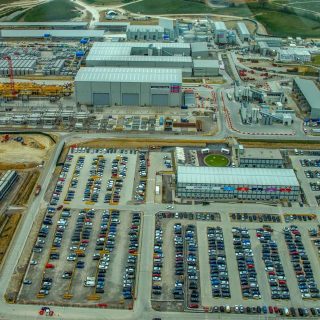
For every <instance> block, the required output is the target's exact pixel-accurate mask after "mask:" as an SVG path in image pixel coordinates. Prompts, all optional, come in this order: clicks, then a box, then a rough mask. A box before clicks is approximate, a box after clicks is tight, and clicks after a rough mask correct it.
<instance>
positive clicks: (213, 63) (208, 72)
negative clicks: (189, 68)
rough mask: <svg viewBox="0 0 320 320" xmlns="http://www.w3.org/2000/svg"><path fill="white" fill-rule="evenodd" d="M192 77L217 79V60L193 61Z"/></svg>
mask: <svg viewBox="0 0 320 320" xmlns="http://www.w3.org/2000/svg"><path fill="white" fill-rule="evenodd" d="M193 75H194V76H195V77H217V76H218V75H219V60H198V59H195V60H193Z"/></svg>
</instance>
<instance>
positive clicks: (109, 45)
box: [87, 42, 191, 63]
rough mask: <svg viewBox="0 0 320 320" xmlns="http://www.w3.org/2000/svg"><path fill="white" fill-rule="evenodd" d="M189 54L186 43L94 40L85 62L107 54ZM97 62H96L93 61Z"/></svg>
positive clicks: (107, 55)
mask: <svg viewBox="0 0 320 320" xmlns="http://www.w3.org/2000/svg"><path fill="white" fill-rule="evenodd" d="M144 55H148V56H174V55H179V56H190V55H191V49H190V44H188V43H165V42H156V43H153V42H149V43H148V42H122V43H120V42H95V43H94V44H93V46H92V48H91V50H90V52H89V54H88V57H87V63H90V61H91V60H94V61H99V60H104V58H105V57H109V56H144ZM95 63H97V62H95Z"/></svg>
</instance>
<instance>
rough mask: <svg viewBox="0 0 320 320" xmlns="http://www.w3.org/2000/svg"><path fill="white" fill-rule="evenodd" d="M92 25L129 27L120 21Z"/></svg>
mask: <svg viewBox="0 0 320 320" xmlns="http://www.w3.org/2000/svg"><path fill="white" fill-rule="evenodd" d="M94 25H95V26H97V27H109V26H111V27H112V26H129V25H130V22H125V21H121V22H95V24H94Z"/></svg>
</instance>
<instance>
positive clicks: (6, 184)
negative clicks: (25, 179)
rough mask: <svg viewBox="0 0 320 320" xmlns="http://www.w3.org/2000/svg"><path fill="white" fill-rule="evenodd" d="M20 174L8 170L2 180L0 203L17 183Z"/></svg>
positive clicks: (0, 180) (0, 184)
mask: <svg viewBox="0 0 320 320" xmlns="http://www.w3.org/2000/svg"><path fill="white" fill-rule="evenodd" d="M17 179H18V174H17V172H16V171H14V170H8V171H7V172H6V173H5V174H3V175H2V176H1V178H0V201H1V200H2V199H3V198H4V197H5V195H6V193H7V192H8V191H9V189H10V188H11V187H12V185H13V184H14V183H15V182H16V181H17Z"/></svg>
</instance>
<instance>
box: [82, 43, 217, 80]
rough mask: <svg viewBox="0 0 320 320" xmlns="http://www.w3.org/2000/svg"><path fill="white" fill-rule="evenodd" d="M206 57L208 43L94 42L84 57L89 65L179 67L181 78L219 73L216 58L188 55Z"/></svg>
mask: <svg viewBox="0 0 320 320" xmlns="http://www.w3.org/2000/svg"><path fill="white" fill-rule="evenodd" d="M197 49H198V51H197ZM193 54H195V55H196V56H197V57H198V56H199V57H201V56H204V57H207V56H208V47H207V44H205V45H204V44H203V43H199V45H198V46H193V45H191V46H190V44H188V43H164V42H159V43H147V42H145V43H139V42H95V43H94V44H93V46H92V48H91V50H90V52H89V54H88V56H87V58H86V65H87V66H88V67H134V68H181V69H182V75H183V76H184V77H191V76H192V73H194V76H218V75H219V64H218V60H198V59H195V60H192V57H191V55H193Z"/></svg>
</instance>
